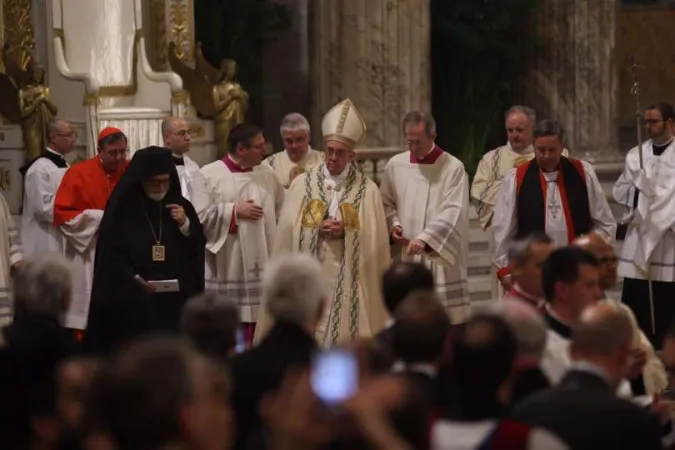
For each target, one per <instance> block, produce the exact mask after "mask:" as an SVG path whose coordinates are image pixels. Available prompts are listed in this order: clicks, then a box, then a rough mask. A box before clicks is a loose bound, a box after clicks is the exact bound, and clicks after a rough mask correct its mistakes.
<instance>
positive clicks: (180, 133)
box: [176, 129, 194, 137]
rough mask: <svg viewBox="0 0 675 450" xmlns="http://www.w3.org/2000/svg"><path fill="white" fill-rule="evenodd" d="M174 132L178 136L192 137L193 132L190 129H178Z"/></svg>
mask: <svg viewBox="0 0 675 450" xmlns="http://www.w3.org/2000/svg"><path fill="white" fill-rule="evenodd" d="M176 134H177V135H178V136H180V137H186V136H187V137H192V135H193V134H194V132H193V131H192V130H190V129H188V130H179V131H177V132H176Z"/></svg>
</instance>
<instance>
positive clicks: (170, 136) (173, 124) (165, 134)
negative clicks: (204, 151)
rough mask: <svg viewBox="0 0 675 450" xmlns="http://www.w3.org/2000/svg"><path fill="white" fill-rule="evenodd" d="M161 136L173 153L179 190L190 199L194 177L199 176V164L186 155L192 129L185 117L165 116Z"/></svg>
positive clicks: (165, 145) (184, 196)
mask: <svg viewBox="0 0 675 450" xmlns="http://www.w3.org/2000/svg"><path fill="white" fill-rule="evenodd" d="M162 138H163V139H164V147H165V148H168V149H169V150H171V153H173V162H174V163H175V165H176V171H177V172H178V178H179V179H180V190H181V193H182V195H183V198H185V199H187V200H188V201H192V191H193V190H194V186H193V185H194V183H195V181H194V179H195V177H199V176H201V173H200V172H199V166H198V165H197V163H196V162H194V161H193V160H192V159H191V158H190V157H189V156H188V155H187V152H189V151H190V140H191V138H192V130H190V126H189V125H188V123H187V122H186V121H185V119H183V118H181V117H167V118H166V119H164V121H163V122H162Z"/></svg>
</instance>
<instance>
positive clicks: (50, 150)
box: [47, 147, 66, 159]
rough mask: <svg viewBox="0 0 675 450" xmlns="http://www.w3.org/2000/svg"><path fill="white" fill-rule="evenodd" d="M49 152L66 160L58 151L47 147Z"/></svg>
mask: <svg viewBox="0 0 675 450" xmlns="http://www.w3.org/2000/svg"><path fill="white" fill-rule="evenodd" d="M47 151H48V152H49V153H53V154H55V155H56V156H58V157H59V158H61V159H66V157H65V156H63V154H61V153H59V152H57V151H56V150H52V149H51V148H49V147H47Z"/></svg>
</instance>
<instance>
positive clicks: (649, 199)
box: [614, 103, 675, 349]
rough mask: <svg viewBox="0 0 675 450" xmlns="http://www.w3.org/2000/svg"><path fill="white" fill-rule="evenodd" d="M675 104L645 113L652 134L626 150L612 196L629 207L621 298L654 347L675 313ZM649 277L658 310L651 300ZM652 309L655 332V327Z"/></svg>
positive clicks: (621, 259)
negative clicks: (674, 122) (622, 166)
mask: <svg viewBox="0 0 675 450" xmlns="http://www.w3.org/2000/svg"><path fill="white" fill-rule="evenodd" d="M674 120H675V113H674V111H673V105H671V104H669V103H659V104H656V105H651V106H649V107H648V108H647V109H646V110H645V113H644V123H645V130H646V132H647V136H648V137H649V139H648V140H647V141H646V142H644V143H643V144H642V158H643V166H641V164H640V154H639V152H640V149H639V147H635V148H633V149H632V150H631V151H629V152H628V155H627V156H626V166H625V168H624V170H623V173H622V174H621V177H620V178H619V179H618V181H617V182H616V184H615V185H614V199H615V200H616V201H617V202H618V203H621V204H622V205H624V206H626V207H627V208H628V214H627V215H626V216H625V217H624V218H623V220H622V222H623V223H627V224H628V230H627V234H626V240H625V241H624V244H623V247H622V249H621V257H620V258H619V268H618V271H619V275H620V276H622V277H624V280H623V295H622V297H621V300H622V301H623V302H624V303H626V304H627V305H628V306H630V308H631V309H632V310H633V312H634V313H635V317H636V318H637V320H638V323H639V325H640V328H641V329H642V331H644V332H645V334H646V335H647V336H648V337H649V338H650V340H651V342H652V344H653V345H654V347H656V348H657V349H658V348H661V343H662V341H663V337H664V333H665V331H666V329H667V328H668V324H669V323H670V321H671V320H672V319H673V317H675V231H673V229H674V228H675V213H674V211H675V143H674V141H673V131H672V129H673V121H674ZM649 283H651V288H652V294H653V306H654V311H651V305H650V301H649V296H650V294H649ZM652 314H653V315H654V322H655V328H656V333H654V332H653V330H652V323H651V320H652Z"/></svg>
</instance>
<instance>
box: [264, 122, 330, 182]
mask: <svg viewBox="0 0 675 450" xmlns="http://www.w3.org/2000/svg"><path fill="white" fill-rule="evenodd" d="M281 138H282V139H283V141H284V151H282V152H279V153H275V154H274V155H272V156H270V157H268V158H266V159H265V160H264V161H263V164H267V165H268V166H270V167H271V168H272V169H274V173H276V174H277V176H278V177H279V181H281V184H282V185H283V186H284V188H285V189H288V187H289V186H290V185H291V182H292V181H293V180H294V179H295V177H297V176H298V175H300V174H301V173H304V172H306V171H308V170H310V169H311V168H312V167H314V166H317V165H319V164H321V163H322V162H323V153H322V152H318V151H316V150H313V149H312V147H311V146H310V145H309V141H310V138H311V129H310V126H309V122H308V121H307V119H306V118H305V117H304V116H303V115H302V114H298V113H291V114H288V115H287V116H286V117H284V118H283V120H282V121H281Z"/></svg>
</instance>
